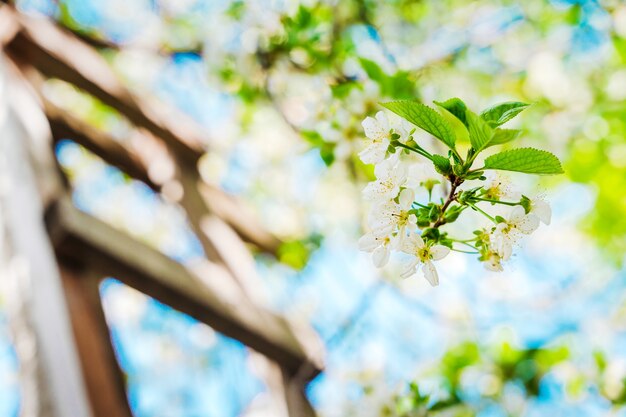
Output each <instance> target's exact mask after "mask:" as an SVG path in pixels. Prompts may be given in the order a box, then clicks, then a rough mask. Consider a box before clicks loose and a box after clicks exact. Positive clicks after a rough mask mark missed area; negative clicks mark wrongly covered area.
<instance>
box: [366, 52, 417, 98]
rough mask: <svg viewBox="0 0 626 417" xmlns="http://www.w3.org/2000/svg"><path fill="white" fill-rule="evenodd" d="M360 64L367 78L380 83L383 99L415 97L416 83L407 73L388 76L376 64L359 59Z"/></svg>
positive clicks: (368, 60) (402, 72) (401, 72)
mask: <svg viewBox="0 0 626 417" xmlns="http://www.w3.org/2000/svg"><path fill="white" fill-rule="evenodd" d="M359 62H360V63H361V66H362V67H363V70H364V71H365V73H366V74H367V76H368V77H369V78H370V79H371V80H372V81H375V82H376V83H378V85H379V86H380V92H381V94H382V96H383V97H390V98H393V99H407V98H412V97H414V96H415V82H414V81H413V80H412V79H411V74H410V73H409V72H407V71H398V72H397V73H395V74H394V75H387V74H386V73H385V72H384V71H383V70H382V68H381V67H380V65H378V64H377V63H376V62H374V61H372V60H370V59H366V58H359Z"/></svg>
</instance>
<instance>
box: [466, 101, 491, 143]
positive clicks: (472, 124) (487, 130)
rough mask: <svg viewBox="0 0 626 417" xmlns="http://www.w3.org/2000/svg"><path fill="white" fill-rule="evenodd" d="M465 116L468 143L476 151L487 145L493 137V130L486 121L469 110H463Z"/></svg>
mask: <svg viewBox="0 0 626 417" xmlns="http://www.w3.org/2000/svg"><path fill="white" fill-rule="evenodd" d="M465 117H466V118H467V124H468V128H467V130H468V131H469V138H470V143H471V144H472V148H473V149H474V150H475V151H476V153H478V152H480V151H482V150H483V149H485V148H486V147H487V146H489V143H490V142H491V140H492V139H493V136H494V131H493V129H492V128H491V127H490V126H489V124H488V123H487V122H486V121H484V120H483V119H481V118H480V117H478V116H477V115H476V113H474V112H473V111H471V110H466V111H465Z"/></svg>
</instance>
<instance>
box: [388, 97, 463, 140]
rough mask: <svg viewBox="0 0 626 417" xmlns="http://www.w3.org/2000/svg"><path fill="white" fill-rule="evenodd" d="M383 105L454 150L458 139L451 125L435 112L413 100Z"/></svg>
mask: <svg viewBox="0 0 626 417" xmlns="http://www.w3.org/2000/svg"><path fill="white" fill-rule="evenodd" d="M381 105H382V106H383V107H385V108H387V109H389V110H391V111H392V112H394V113H396V114H397V115H399V116H401V117H403V118H405V119H406V120H408V121H409V122H411V123H413V124H414V125H415V126H417V127H419V128H421V129H423V130H425V131H426V132H428V133H430V134H431V135H433V136H434V137H436V138H437V139H439V140H440V141H442V142H443V143H445V144H446V145H447V146H448V147H449V148H451V149H454V144H455V142H456V137H455V136H454V131H453V130H452V127H450V124H449V123H448V122H447V121H446V120H445V119H444V118H443V117H442V116H441V115H440V114H439V113H437V112H436V111H435V110H433V109H431V108H430V107H428V106H426V105H424V104H422V103H418V102H417V101H411V100H400V101H390V102H388V103H381Z"/></svg>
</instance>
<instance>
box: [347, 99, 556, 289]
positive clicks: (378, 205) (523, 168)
mask: <svg viewBox="0 0 626 417" xmlns="http://www.w3.org/2000/svg"><path fill="white" fill-rule="evenodd" d="M436 104H437V105H438V106H439V107H440V108H441V109H442V112H447V113H448V114H447V116H448V118H445V117H444V115H442V114H441V113H439V112H437V111H435V110H434V109H432V108H431V107H428V106H425V105H423V104H420V103H418V102H416V101H395V102H390V103H384V104H383V106H384V107H386V108H387V109H389V110H391V111H392V112H394V113H396V114H397V115H399V116H401V118H400V119H398V121H394V120H390V119H389V118H388V117H387V114H386V113H385V112H383V111H379V112H378V113H377V114H376V115H375V117H367V118H366V119H365V120H363V123H362V125H363V129H364V132H365V136H366V138H367V145H366V147H365V148H364V149H363V150H362V151H361V152H360V153H359V157H360V158H361V160H362V161H363V162H364V163H367V164H374V165H375V168H374V173H375V176H376V179H375V180H374V181H372V182H370V183H369V184H367V186H366V187H365V188H364V190H363V195H364V198H365V199H366V200H367V201H368V202H369V203H370V204H371V212H370V214H369V216H368V226H369V232H367V233H366V234H365V235H364V236H363V237H361V239H360V240H359V247H360V249H361V250H364V251H367V252H370V253H372V258H373V262H374V265H376V266H377V267H383V266H384V265H385V264H386V263H387V262H388V260H389V258H390V255H391V253H392V252H393V251H401V252H404V253H405V254H407V255H408V258H409V261H408V262H407V263H406V265H405V267H404V270H403V271H402V273H401V276H402V277H403V278H407V277H410V276H412V275H414V274H415V273H416V272H417V269H418V268H421V269H422V271H423V273H424V277H425V278H426V279H427V280H428V282H430V283H431V285H433V286H434V285H437V284H438V283H439V277H438V274H437V270H436V268H435V265H434V263H433V262H434V261H439V260H441V259H443V258H444V257H446V256H447V255H448V254H449V253H450V251H458V252H465V253H471V254H476V255H478V259H479V260H480V261H481V262H482V263H483V265H484V266H485V268H487V269H488V270H491V271H502V269H503V268H502V262H503V261H507V260H508V259H510V258H511V255H512V253H513V248H514V246H515V245H516V244H517V242H518V241H519V239H521V238H522V237H523V236H525V235H528V234H531V233H532V232H534V231H535V230H537V228H538V227H539V224H540V223H544V224H546V225H548V224H550V219H551V209H550V206H549V204H548V203H547V202H546V201H545V200H544V199H543V198H541V197H535V198H529V197H527V196H525V195H521V194H519V193H518V192H516V191H515V190H513V189H512V187H511V186H510V185H509V184H508V183H507V182H506V180H505V179H504V178H503V177H502V176H500V175H499V173H497V172H493V171H494V170H504V171H516V172H522V173H528V174H558V173H561V172H562V169H561V164H560V162H559V160H558V159H557V158H556V157H555V156H554V155H552V154H551V153H549V152H546V151H542V150H538V149H534V148H517V149H511V150H507V151H503V152H499V153H495V154H493V155H491V156H489V157H487V158H485V159H482V161H483V162H482V166H480V167H478V168H475V167H474V166H473V165H474V163H475V162H476V161H477V156H478V155H479V154H480V153H481V152H482V151H484V150H485V149H487V148H489V147H491V146H495V145H502V144H504V143H507V142H511V141H513V140H515V139H516V138H517V137H518V136H519V133H520V132H519V131H517V130H511V129H504V128H501V127H500V126H501V125H502V124H504V123H506V122H507V121H508V120H510V119H511V118H513V117H515V116H516V115H517V114H518V113H520V112H521V111H522V110H523V109H524V108H526V107H527V104H524V103H519V102H507V103H502V104H499V105H496V106H493V107H491V108H488V109H486V110H484V111H483V112H482V113H480V115H477V114H475V113H473V112H472V111H471V110H469V109H468V108H467V106H466V105H465V103H463V102H462V101H461V100H460V99H458V98H454V99H450V100H447V101H445V102H441V103H439V102H437V103H436ZM452 117H454V118H456V119H458V120H459V121H460V122H461V124H462V125H463V126H464V127H465V128H466V129H467V131H468V136H469V139H470V143H469V146H467V151H466V155H465V157H463V156H461V152H460V149H461V145H459V144H457V140H456V134H455V131H454V130H453V129H452V127H451V125H450V123H449V122H448V120H451V119H450V118H452ZM413 125H414V126H416V127H419V128H421V129H423V130H425V131H426V132H428V133H430V134H431V135H432V136H433V137H435V138H436V139H438V140H439V141H440V142H442V143H443V144H444V145H445V146H446V147H447V155H439V154H436V153H431V152H429V151H427V150H426V149H425V148H424V147H423V146H421V145H420V144H418V143H417V141H416V137H415V135H414V133H415V131H416V127H414V126H413ZM468 209H469V210H468ZM466 212H475V213H478V214H480V215H481V216H483V217H484V219H485V223H486V224H485V225H484V226H483V227H482V228H479V229H477V230H474V232H473V235H472V236H465V237H464V238H457V237H453V236H452V235H451V234H450V230H449V228H447V227H446V226H447V225H449V224H451V223H454V222H456V221H457V220H458V219H459V218H460V217H461V216H462V215H463V214H465V213H466ZM490 212H491V214H490Z"/></svg>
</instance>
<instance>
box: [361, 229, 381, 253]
mask: <svg viewBox="0 0 626 417" xmlns="http://www.w3.org/2000/svg"><path fill="white" fill-rule="evenodd" d="M380 243H381V242H380V241H379V240H378V239H376V236H374V235H373V234H371V233H368V234H366V235H363V236H361V238H360V239H359V250H362V251H365V252H371V251H373V250H374V249H376V248H377V247H379V246H380Z"/></svg>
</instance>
